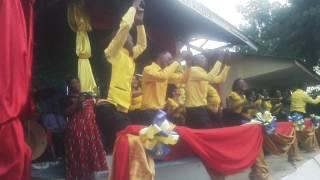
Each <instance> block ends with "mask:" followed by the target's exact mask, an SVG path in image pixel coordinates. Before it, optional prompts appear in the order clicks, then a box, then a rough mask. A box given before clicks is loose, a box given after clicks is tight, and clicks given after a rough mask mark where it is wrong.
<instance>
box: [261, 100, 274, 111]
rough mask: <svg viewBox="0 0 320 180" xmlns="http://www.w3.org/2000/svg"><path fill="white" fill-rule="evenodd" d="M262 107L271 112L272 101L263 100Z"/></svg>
mask: <svg viewBox="0 0 320 180" xmlns="http://www.w3.org/2000/svg"><path fill="white" fill-rule="evenodd" d="M262 108H263V109H264V110H266V111H269V112H271V109H272V104H271V101H263V103H262Z"/></svg>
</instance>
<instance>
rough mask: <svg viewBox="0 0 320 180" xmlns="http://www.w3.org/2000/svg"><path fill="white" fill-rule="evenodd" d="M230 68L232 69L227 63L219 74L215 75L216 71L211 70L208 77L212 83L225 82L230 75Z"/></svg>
mask: <svg viewBox="0 0 320 180" xmlns="http://www.w3.org/2000/svg"><path fill="white" fill-rule="evenodd" d="M229 70H230V66H228V65H225V66H224V68H223V70H222V72H221V73H220V74H219V75H214V72H213V71H210V72H209V73H208V78H209V81H210V83H214V84H221V83H224V82H225V81H226V79H227V77H228V74H229Z"/></svg>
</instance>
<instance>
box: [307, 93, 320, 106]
mask: <svg viewBox="0 0 320 180" xmlns="http://www.w3.org/2000/svg"><path fill="white" fill-rule="evenodd" d="M304 101H305V102H306V103H308V104H319V103H320V96H318V97H317V98H315V99H313V98H312V97H311V96H309V95H308V94H307V93H306V94H305V96H304Z"/></svg>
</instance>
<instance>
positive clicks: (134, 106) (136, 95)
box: [129, 76, 142, 124]
mask: <svg viewBox="0 0 320 180" xmlns="http://www.w3.org/2000/svg"><path fill="white" fill-rule="evenodd" d="M141 104H142V88H141V82H140V80H139V79H138V78H137V77H136V76H134V78H133V79H132V93H131V105H130V109H129V118H130V122H131V123H132V124H137V123H138V121H139V120H140V115H141V112H140V111H141Z"/></svg>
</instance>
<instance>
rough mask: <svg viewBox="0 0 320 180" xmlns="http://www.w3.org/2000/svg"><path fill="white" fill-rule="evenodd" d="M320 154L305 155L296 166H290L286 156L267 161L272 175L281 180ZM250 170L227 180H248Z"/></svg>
mask: <svg viewBox="0 0 320 180" xmlns="http://www.w3.org/2000/svg"><path fill="white" fill-rule="evenodd" d="M317 154H318V153H303V152H302V156H303V157H304V160H303V161H300V162H297V163H296V164H290V163H289V162H288V161H287V156H286V155H281V156H267V157H266V160H267V162H268V164H269V166H270V170H271V174H272V177H273V179H274V180H281V178H283V177H285V176H287V175H289V174H291V173H293V172H294V171H295V170H296V168H297V167H299V166H301V165H302V164H304V163H305V162H306V161H307V160H309V159H311V158H313V157H314V156H316V155H317ZM249 172H250V171H249V170H247V171H245V172H243V173H240V174H236V175H234V176H231V177H228V178H227V180H248V179H249V178H248V174H249Z"/></svg>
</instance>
